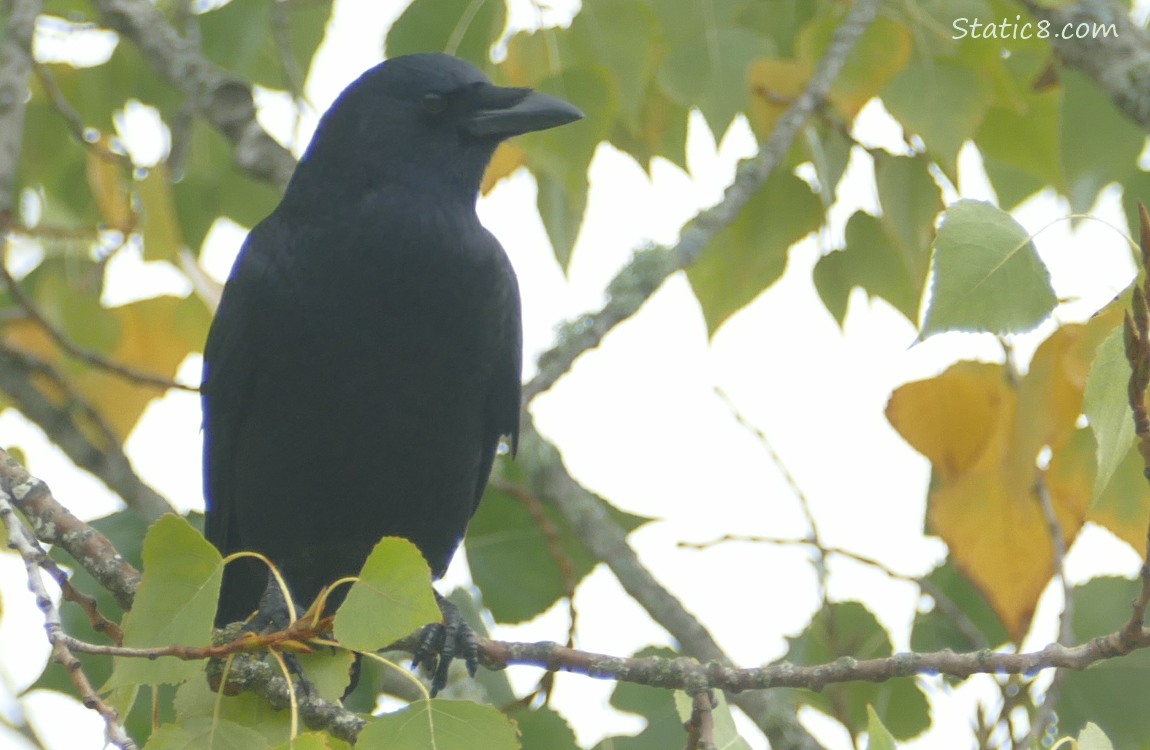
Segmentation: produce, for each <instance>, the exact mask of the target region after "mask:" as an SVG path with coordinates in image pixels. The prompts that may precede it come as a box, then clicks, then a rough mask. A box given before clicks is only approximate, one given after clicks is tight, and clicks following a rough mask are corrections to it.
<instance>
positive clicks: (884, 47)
mask: <svg viewBox="0 0 1150 750" xmlns="http://www.w3.org/2000/svg"><path fill="white" fill-rule="evenodd" d="M841 20H842V19H841V18H838V17H836V16H835V15H831V14H829V13H824V14H822V15H821V16H819V17H817V18H816V19H815V20H813V21H811V22H810V23H808V24H807V25H806V26H805V27H804V28H803V31H802V34H801V36H800V37H799V57H800V58H801V59H802V60H803V61H804V62H805V63H806V64H807V67H808V68H810V69H813V68H814V66H815V65H817V64H818V61H819V60H820V59H822V57H823V55H825V54H826V50H827V46H828V45H829V44H830V41H831V38H832V36H833V35H834V33H835V30H836V29H838V26H839V24H840V23H841ZM911 47H912V45H911V32H910V30H909V29H907V27H906V26H905V25H903V24H902V23H900V22H899V21H896V20H894V19H893V18H888V17H883V16H880V17H879V18H876V19H875V21H874V22H873V23H872V24H870V25H869V26H867V28H866V30H865V31H864V32H863V34H862V36H861V37H859V39H858V41H857V42H856V43H855V46H854V47H853V48H852V49H851V51H850V54H849V55H848V56H847V60H846V64H845V65H844V66H843V70H842V72H841V73H840V74H839V76H838V77H837V78H836V79H835V81H834V83H833V84H832V86H831V90H830V92H829V94H828V96H827V99H828V101H829V102H830V103H831V104H832V105H834V107H835V108H836V109H837V110H838V111H839V114H840V116H841V117H842V118H843V119H845V120H846V121H847V122H850V121H851V120H854V118H855V115H857V114H858V112H859V110H860V109H862V106H863V105H864V104H866V103H867V102H868V101H870V100H871V99H872V98H873V97H875V96H878V94H879V92H880V91H882V90H883V88H885V87H886V85H887V83H888V82H889V81H890V80H891V79H892V78H893V77H894V76H895V75H897V74H898V73H899V72H900V71H902V70H903V69H905V68H906V67H907V63H908V62H910V56H911Z"/></svg>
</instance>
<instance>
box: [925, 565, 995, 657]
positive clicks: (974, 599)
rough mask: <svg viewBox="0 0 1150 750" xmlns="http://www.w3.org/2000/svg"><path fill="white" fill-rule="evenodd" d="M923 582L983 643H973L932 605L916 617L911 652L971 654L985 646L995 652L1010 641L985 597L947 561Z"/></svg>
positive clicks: (943, 613) (951, 619) (973, 641)
mask: <svg viewBox="0 0 1150 750" xmlns="http://www.w3.org/2000/svg"><path fill="white" fill-rule="evenodd" d="M926 580H927V581H929V582H930V583H931V584H932V585H933V586H934V587H935V588H936V589H937V590H938V591H939V592H940V593H941V594H942V595H943V596H945V597H946V598H947V600H949V601H950V602H951V603H953V604H954V605H955V607H956V608H957V609H958V610H959V611H961V612H962V613H963V615H964V616H965V617H966V619H967V621H968V622H970V624H972V625H973V626H974V628H975V630H977V631H978V632H979V633H980V634H981V635H982V637H983V641H981V642H980V641H975V640H972V639H971V638H970V637H969V636H968V635H967V633H965V632H964V631H963V630H962V629H961V628H959V627H958V626H957V625H956V624H955V622H954V619H953V618H952V617H950V615H948V614H947V613H946V612H944V611H942V610H941V609H940V608H939V607H938V606H937V605H935V606H934V607H933V608H932V609H931V610H930V611H929V612H919V613H918V614H917V615H915V618H914V624H913V626H912V629H911V635H910V647H911V649H912V650H913V651H917V652H926V651H942V650H943V649H950V650H952V651H974V650H977V649H980V648H984V647H985V646H987V645H989V646H990V647H991V648H994V647H996V646H998V645H999V644H1003V643H1007V642H1009V641H1010V636H1009V635H1007V632H1006V628H1005V627H1003V625H1002V621H1001V620H999V619H998V616H997V615H996V614H995V613H994V610H993V609H991V607H990V604H989V603H987V601H986V597H984V596H983V595H982V592H981V591H979V590H978V588H976V587H975V586H974V584H972V583H971V582H970V580H969V579H968V578H967V577H966V576H964V575H963V574H962V573H961V572H960V571H959V570H958V568H957V567H955V564H954V561H953V560H951V559H950V558H949V557H948V558H947V560H946V561H945V562H944V563H943V564H942V565H939V566H938V567H937V568H935V569H934V570H932V571H931V572H930V575H928V576H927V577H926Z"/></svg>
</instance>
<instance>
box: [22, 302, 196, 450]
mask: <svg viewBox="0 0 1150 750" xmlns="http://www.w3.org/2000/svg"><path fill="white" fill-rule="evenodd" d="M110 312H111V313H112V314H113V315H114V316H115V318H116V320H117V323H118V324H119V326H120V337H119V340H118V341H117V343H116V345H115V347H114V348H113V349H112V351H111V352H109V353H108V354H106V355H105V356H106V358H107V359H108V360H109V361H111V362H113V363H115V364H118V365H125V366H127V367H130V368H132V369H134V370H137V371H139V372H142V373H146V374H149V375H156V376H159V377H165V378H172V377H174V376H175V374H176V370H177V369H178V368H179V366H180V364H181V363H182V362H183V361H184V358H185V357H186V356H187V355H188V354H189V353H190V352H193V351H198V350H199V349H200V347H202V346H203V342H204V338H205V336H206V335H207V328H208V323H209V321H210V314H209V313H208V311H207V309H206V308H205V307H204V305H203V303H202V302H201V301H200V300H199V299H198V298H197V297H194V296H192V297H188V298H186V299H180V298H178V297H153V298H151V299H145V300H140V301H139V302H133V303H131V304H128V305H124V306H122V307H117V308H113V309H112V310H111V311H110ZM4 337H5V339H6V340H7V341H9V342H11V343H12V344H13V345H15V346H17V347H18V348H20V349H21V350H23V351H27V352H29V353H31V354H35V355H36V356H38V357H40V358H41V359H44V360H45V361H47V362H48V363H50V364H52V365H53V366H54V367H55V368H56V369H57V370H58V371H59V372H60V373H61V374H62V375H63V376H64V377H65V378H66V379H67V381H68V384H69V387H70V388H72V389H73V390H74V391H75V392H76V393H78V394H79V395H80V396H82V397H83V398H84V399H85V400H86V401H87V402H88V403H89V404H90V405H91V406H92V407H93V408H95V410H96V411H97V412H98V413H99V414H100V415H101V416H102V418H103V419H104V421H105V422H106V424H107V425H108V427H109V428H110V429H111V431H112V433H113V434H114V436H115V437H116V438H117V439H118V440H120V441H123V440H124V439H125V438H126V437H127V436H128V433H130V432H131V430H132V428H133V427H135V425H136V421H137V420H138V419H139V418H140V415H141V414H142V413H143V411H144V407H146V406H147V405H148V402H150V401H151V400H152V399H153V398H155V397H156V396H159V395H162V390H161V389H160V388H159V387H157V386H153V385H144V384H141V383H137V382H135V381H132V380H130V379H127V378H125V377H124V376H122V375H120V374H117V373H114V372H111V371H109V370H107V369H104V368H101V367H98V366H94V365H89V364H86V363H84V362H82V361H80V360H78V359H76V358H74V357H71V356H69V355H66V354H64V353H63V352H61V351H60V350H59V348H58V347H57V346H56V345H55V343H54V342H53V341H52V340H51V339H50V338H49V337H48V336H47V334H45V333H44V332H43V329H41V328H40V327H39V326H37V325H36V324H35V323H31V322H29V321H14V322H13V323H10V324H8V325H6V326H5V327H4ZM34 382H35V383H36V386H37V387H38V388H39V389H40V390H41V392H43V393H44V394H45V396H47V397H48V398H49V399H51V400H52V401H53V402H54V403H56V404H58V405H61V406H63V405H65V404H66V401H67V399H68V394H67V393H65V392H63V391H61V390H60V389H59V388H58V387H56V386H54V385H52V384H51V383H50V381H49V380H47V379H46V378H37V379H36V380H35V381H34ZM81 426H82V427H85V425H81ZM86 432H88V437H89V439H92V440H93V441H94V442H95V443H96V444H97V445H100V444H102V440H101V439H100V438H99V434H98V433H97V432H95V431H94V430H90V429H88V430H86Z"/></svg>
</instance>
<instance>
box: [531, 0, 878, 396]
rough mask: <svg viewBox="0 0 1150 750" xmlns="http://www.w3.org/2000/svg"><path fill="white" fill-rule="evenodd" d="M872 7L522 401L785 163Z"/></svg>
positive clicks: (853, 13)
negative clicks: (709, 200)
mask: <svg viewBox="0 0 1150 750" xmlns="http://www.w3.org/2000/svg"><path fill="white" fill-rule="evenodd" d="M878 5H879V3H878V2H877V0H858V1H857V2H855V3H854V4H852V5H851V7H850V10H849V11H848V12H847V15H846V17H845V18H844V19H843V22H842V23H841V24H840V25H839V27H838V28H837V29H836V30H835V34H834V37H833V38H832V39H831V42H830V44H829V45H828V46H827V51H826V53H825V54H824V55H823V57H822V59H821V60H819V64H818V67H817V68H816V69H815V72H814V74H813V75H812V76H811V80H810V83H808V84H807V87H806V89H805V90H804V91H803V92H802V93H801V94H800V95H799V97H798V98H797V99H795V101H794V103H793V104H792V105H791V106H790V107H788V108H787V111H786V112H784V113H783V115H782V116H781V117H780V118H779V119H778V122H777V123H776V124H775V128H774V130H772V131H771V134H770V136H769V137H768V138H767V140H766V142H765V143H764V144H763V146H762V148H761V149H759V153H758V154H756V155H755V156H754V157H753V158H750V159H746V160H744V161H743V162H742V163H740V164H739V167H738V169H737V170H736V172H735V179H734V181H733V182H732V183H731V185H730V187H728V188H727V191H726V193H724V194H723V200H722V201H720V202H719V203H718V204H717V205H715V206H713V207H712V208H709V209H707V210H706V211H703V212H701V213H700V214H698V215H697V216H696V217H695V218H694V219H692V220H691V221H689V222H687V224H686V225H685V226H684V227H683V230H682V232H680V234H679V241H678V243H676V244H675V245H674V246H672V247H669V248H663V247H653V248H649V249H645V250H641V251H639V252H636V253H635V256H634V257H633V258H632V259H631V262H630V263H629V264H628V265H627V266H626V267H625V268H624V269H623V270H622V271H620V272H619V273H618V275H617V276H615V278H614V279H613V280H612V281H611V283H610V284H609V285H608V287H607V296H608V301H607V304H606V305H604V306H603V308H602V309H601V310H599V311H598V312H596V313H590V314H588V315H584V316H582V317H580V318H578V319H576V320H574V321H571V322H569V323H567V324H566V325H565V326H564V327H563V328H562V329H561V331H560V334H559V342H558V343H557V344H556V346H555V347H554V348H553V349H551V350H550V351H548V352H546V353H544V354H543V355H542V356H541V357H540V358H539V363H538V364H539V372H538V374H537V375H536V376H535V377H534V378H532V379H531V381H530V382H529V383H527V385H526V386H524V389H523V402H524V403H530V402H531V399H533V398H535V397H536V396H538V395H539V394H540V393H543V392H544V391H546V390H547V389H549V388H550V387H551V386H552V385H554V384H555V381H556V380H558V379H559V377H560V376H561V375H563V373H565V372H567V370H569V369H570V368H571V363H572V362H574V361H575V358H576V357H578V356H579V355H580V354H582V353H583V352H585V351H587V350H589V349H594V348H595V347H597V346H598V345H599V342H600V341H602V339H603V336H605V335H606V334H607V332H608V331H610V330H611V329H612V328H614V327H615V326H616V325H618V324H619V323H621V322H623V321H624V320H626V319H627V318H629V317H631V316H632V315H634V314H635V313H636V312H638V311H639V308H640V307H642V305H643V303H644V302H646V301H647V299H648V298H649V297H650V296H651V295H652V294H653V293H654V292H655V290H656V289H658V288H659V287H660V286H661V285H662V283H663V282H664V281H665V280H666V279H667V277H668V276H670V275H671V274H672V273H674V272H675V271H678V270H680V269H683V268H686V267H687V266H689V265H691V264H692V263H694V262H695V260H697V259H698V257H699V256H700V255H701V254H702V252H703V250H704V249H705V248H706V246H707V245H708V244H709V243H710V241H711V239H712V238H713V237H714V236H715V235H716V234H718V233H719V231H720V230H721V229H723V228H724V227H726V226H727V225H728V224H730V223H731V222H732V221H734V220H735V218H736V217H738V215H739V212H740V211H742V210H743V206H745V205H746V204H747V201H749V200H750V199H751V197H752V196H753V195H754V194H755V193H756V192H757V191H758V190H759V188H761V187H762V186H763V184H764V183H765V182H766V181H767V178H768V177H770V176H771V173H772V172H774V170H775V167H777V166H778V165H779V163H780V162H782V160H783V159H784V158H786V155H787V153H788V152H789V151H790V150H791V144H792V143H794V140H795V136H796V135H798V133H799V131H800V130H801V129H802V127H803V125H804V124H805V123H806V121H807V120H809V119H810V117H811V116H812V115H813V114H814V113H815V112H816V111H817V110H818V108H819V107H820V106H821V105H822V103H823V101H824V100H825V99H826V96H827V93H828V92H829V91H830V88H831V85H832V84H833V83H834V81H835V79H836V78H837V77H838V74H839V71H840V70H842V67H843V65H844V64H845V63H846V58H847V55H848V54H850V51H851V49H852V48H853V47H854V44H855V42H856V41H857V40H858V38H859V37H860V36H861V35H862V33H863V31H864V30H865V29H866V27H867V26H869V25H870V22H871V21H872V20H874V17H875V13H876V12H877V9H878Z"/></svg>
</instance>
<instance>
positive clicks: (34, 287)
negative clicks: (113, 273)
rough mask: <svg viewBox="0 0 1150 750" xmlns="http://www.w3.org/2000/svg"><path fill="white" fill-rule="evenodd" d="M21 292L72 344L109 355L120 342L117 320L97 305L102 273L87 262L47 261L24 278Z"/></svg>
mask: <svg viewBox="0 0 1150 750" xmlns="http://www.w3.org/2000/svg"><path fill="white" fill-rule="evenodd" d="M24 288H25V291H26V292H27V293H28V294H29V295H31V297H32V300H33V301H34V302H35V304H36V308H37V309H38V310H39V311H40V313H41V314H42V315H43V316H44V317H45V318H47V319H48V321H49V322H50V323H52V324H53V325H55V326H56V327H57V328H58V329H59V330H62V331H66V332H67V333H68V338H69V339H70V340H71V341H72V342H73V343H76V344H79V345H80V346H82V347H84V348H86V349H91V350H94V351H97V352H101V353H103V354H108V353H110V352H111V351H112V350H113V349H114V348H115V346H116V344H117V343H118V342H119V341H120V335H121V330H120V326H119V324H118V323H117V321H116V317H115V316H114V315H113V314H112V313H110V312H109V311H108V309H107V308H106V307H104V306H103V305H102V304H100V293H101V291H102V289H103V275H102V273H101V269H100V268H99V267H98V266H97V265H96V264H95V263H92V262H91V261H90V260H88V259H87V258H71V257H68V258H60V257H55V258H47V259H45V260H44V261H43V262H41V263H40V265H39V266H37V267H36V269H35V270H34V271H32V273H30V274H28V276H27V277H25V279H24Z"/></svg>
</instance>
